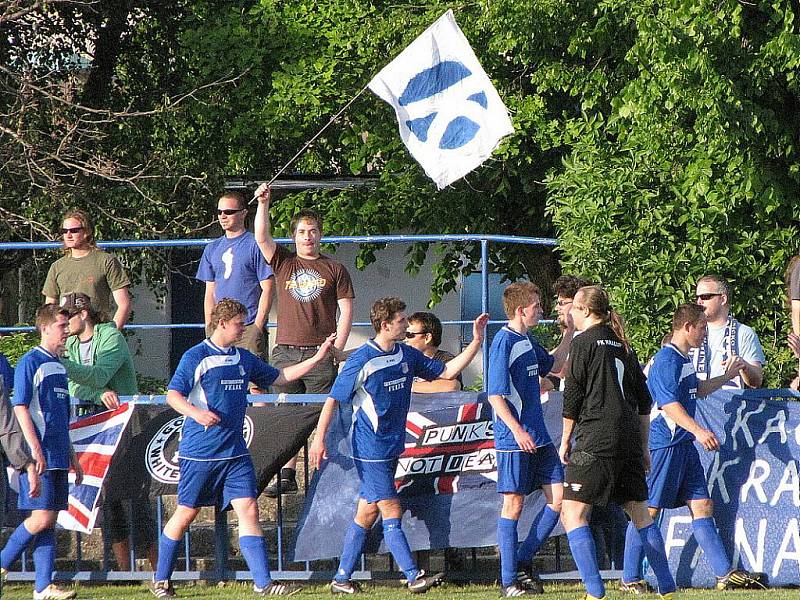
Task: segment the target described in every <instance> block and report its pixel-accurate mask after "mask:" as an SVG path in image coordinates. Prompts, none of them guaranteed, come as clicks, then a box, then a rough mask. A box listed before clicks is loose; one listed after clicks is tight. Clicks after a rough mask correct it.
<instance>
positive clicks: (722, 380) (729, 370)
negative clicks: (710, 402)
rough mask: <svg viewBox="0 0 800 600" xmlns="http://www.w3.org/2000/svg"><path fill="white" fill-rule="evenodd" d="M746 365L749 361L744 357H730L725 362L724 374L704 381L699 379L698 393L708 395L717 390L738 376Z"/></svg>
mask: <svg viewBox="0 0 800 600" xmlns="http://www.w3.org/2000/svg"><path fill="white" fill-rule="evenodd" d="M746 365H747V363H746V362H745V361H744V359H742V358H741V357H739V356H733V357H731V358H729V359H728V362H727V363H726V364H725V372H724V373H723V374H722V375H718V376H717V377H712V378H711V379H706V380H704V381H698V383H697V395H698V396H708V395H709V394H711V393H712V392H716V391H717V390H718V389H720V388H721V387H722V386H723V385H725V384H726V383H728V382H729V381H730V380H731V379H733V378H734V377H736V376H737V375H738V374H739V373H740V372H741V371H742V370H743V369H745V366H746Z"/></svg>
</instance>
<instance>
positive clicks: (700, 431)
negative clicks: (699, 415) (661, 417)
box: [661, 402, 719, 450]
mask: <svg viewBox="0 0 800 600" xmlns="http://www.w3.org/2000/svg"><path fill="white" fill-rule="evenodd" d="M661 410H663V411H664V412H665V413H666V414H667V416H668V417H669V418H670V419H672V420H673V421H675V423H677V424H678V425H679V426H680V427H683V428H684V429H685V430H686V431H688V432H689V433H691V434H692V435H693V436H694V438H695V439H696V440H697V442H698V443H699V444H700V445H701V446H702V447H703V448H705V449H706V450H719V440H718V439H717V436H715V435H714V432H713V431H709V430H708V429H704V428H703V427H701V426H700V423H698V422H697V421H695V420H694V419H693V418H692V417H691V416H689V413H687V412H686V409H685V408H683V405H681V403H680V402H670V403H669V404H665V405H664V406H662V407H661Z"/></svg>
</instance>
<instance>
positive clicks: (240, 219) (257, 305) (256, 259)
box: [197, 191, 275, 393]
mask: <svg viewBox="0 0 800 600" xmlns="http://www.w3.org/2000/svg"><path fill="white" fill-rule="evenodd" d="M246 217H247V205H246V203H245V198H244V196H242V195H241V194H240V193H239V192H236V191H226V192H225V193H224V194H223V195H222V197H221V198H220V199H219V200H218V201H217V218H218V220H219V224H220V226H221V227H222V230H223V231H224V233H225V235H223V236H222V237H220V238H218V239H216V240H214V241H213V242H211V243H210V244H209V245H208V246H206V247H205V250H203V256H202V258H201V259H200V266H199V267H198V269H197V279H199V280H200V281H205V282H206V293H205V298H204V300H203V313H204V315H205V324H206V331H207V333H208V334H209V335H211V328H210V327H211V311H212V310H213V309H214V306H215V305H216V304H217V302H219V301H220V300H222V299H223V298H232V299H234V300H238V301H239V302H241V303H242V304H244V306H245V308H247V315H246V317H245V321H244V323H245V325H246V328H245V332H244V335H243V336H242V339H241V340H240V341H238V342H236V346H238V347H239V348H245V349H246V350H249V351H250V352H252V353H253V354H255V355H256V356H258V357H259V358H262V359H264V360H266V359H267V348H268V344H267V341H268V333H267V331H266V329H265V326H266V324H267V317H268V316H269V309H270V306H271V304H272V287H273V282H274V281H275V279H274V277H273V273H272V268H271V267H270V266H269V265H268V264H267V261H266V260H264V257H263V256H262V255H261V250H259V249H258V244H256V239H255V237H253V234H252V233H250V232H249V231H247V229H246V227H245V218H246ZM253 393H260V392H253Z"/></svg>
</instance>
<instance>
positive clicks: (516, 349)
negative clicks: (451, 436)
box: [487, 282, 575, 597]
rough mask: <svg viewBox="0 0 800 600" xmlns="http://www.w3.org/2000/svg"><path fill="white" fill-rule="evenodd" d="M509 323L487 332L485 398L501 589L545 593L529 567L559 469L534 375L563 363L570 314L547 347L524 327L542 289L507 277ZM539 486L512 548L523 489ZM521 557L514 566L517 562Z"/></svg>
mask: <svg viewBox="0 0 800 600" xmlns="http://www.w3.org/2000/svg"><path fill="white" fill-rule="evenodd" d="M503 308H504V310H505V313H506V316H507V317H508V319H509V320H508V324H507V325H506V326H505V327H503V328H502V329H501V330H500V331H498V332H497V334H496V335H495V336H494V340H492V346H491V349H490V350H489V370H488V388H487V393H488V395H489V403H490V404H491V405H492V408H493V409H494V446H495V452H496V455H497V491H498V492H499V493H501V494H502V495H503V508H502V511H501V513H500V519H499V520H498V523H497V545H498V548H499V550H500V572H501V585H502V592H501V595H502V596H503V597H514V596H522V595H526V594H532V593H542V591H543V590H542V585H541V582H539V581H538V578H534V577H533V576H532V574H531V573H530V569H529V567H530V563H531V559H532V558H533V555H534V554H536V552H537V551H538V549H539V547H540V546H541V544H542V542H543V541H544V540H546V539H547V537H548V536H549V535H550V532H551V531H552V530H553V528H554V527H555V526H556V524H557V523H558V516H559V514H560V512H561V498H562V495H563V492H562V482H563V481H564V469H563V468H562V466H561V461H560V460H559V458H558V453H557V452H556V449H555V448H554V446H553V442H552V440H551V439H550V434H549V433H548V432H547V429H546V428H545V424H544V417H543V415H542V403H541V399H540V395H539V378H540V377H544V376H545V375H547V374H548V373H549V372H550V371H552V370H555V371H560V370H561V367H562V366H563V365H564V361H565V360H566V358H567V355H568V354H569V345H570V342H571V341H572V338H573V337H574V335H575V328H574V327H573V325H572V321H571V320H569V319H568V320H567V322H566V324H565V329H564V336H563V338H562V339H561V343H560V344H559V345H558V347H557V348H556V349H555V350H554V351H553V354H549V353H548V352H547V350H545V349H544V348H542V346H540V345H539V342H537V341H536V340H535V339H532V338H531V337H530V336H528V330H529V329H530V328H531V327H535V326H536V324H537V323H538V322H539V319H540V318H541V316H542V305H541V292H540V290H539V287H538V286H536V285H535V284H533V283H530V282H517V283H512V284H511V285H509V286H508V287H506V289H505V290H504V291H503ZM539 488H541V489H542V491H543V492H544V495H545V498H546V499H547V505H546V506H545V507H544V509H543V510H542V512H541V513H539V514H538V515H537V517H536V519H535V520H534V522H533V524H532V525H531V529H530V532H529V534H528V536H527V538H526V539H525V541H524V542H523V544H522V545H521V546H519V548H517V540H518V534H517V522H518V521H519V517H520V515H521V514H522V506H523V504H524V503H525V496H527V495H528V494H530V493H531V492H533V491H534V490H536V489H539ZM518 564H519V565H524V566H523V568H521V569H518V567H517V565H518Z"/></svg>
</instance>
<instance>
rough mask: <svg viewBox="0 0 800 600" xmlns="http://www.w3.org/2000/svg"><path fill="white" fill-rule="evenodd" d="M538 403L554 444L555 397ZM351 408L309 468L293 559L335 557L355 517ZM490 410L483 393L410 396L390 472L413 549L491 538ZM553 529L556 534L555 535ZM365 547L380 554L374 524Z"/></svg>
mask: <svg viewBox="0 0 800 600" xmlns="http://www.w3.org/2000/svg"><path fill="white" fill-rule="evenodd" d="M553 396H554V398H553V399H552V400H550V401H546V402H545V403H544V404H543V409H544V415H545V421H546V423H547V428H548V430H549V431H550V435H551V436H552V438H553V439H554V440H556V443H558V441H557V440H559V439H560V438H561V401H560V395H553ZM351 418H352V413H351V411H350V410H348V409H347V408H346V407H341V406H340V409H339V411H338V417H337V418H335V419H334V422H333V423H332V424H331V427H330V429H329V431H328V437H327V439H326V447H327V450H328V460H326V461H325V463H324V464H323V465H322V468H321V469H320V470H318V471H317V472H316V473H315V474H314V478H313V480H312V482H311V487H310V490H309V493H308V496H307V497H306V503H305V506H304V507H303V512H302V514H301V516H300V520H299V523H298V527H297V529H296V533H295V544H294V557H293V559H294V560H317V559H324V558H332V557H336V556H339V555H340V554H341V551H342V543H343V539H344V534H345V532H346V531H347V528H348V527H349V525H350V523H351V522H352V520H353V516H354V515H355V510H356V503H357V500H358V489H359V480H358V475H357V474H356V471H355V467H354V465H353V460H352V459H351V458H350V445H349V442H348V440H347V432H348V430H349V427H350V423H351ZM496 482H497V471H496V466H495V454H494V433H493V427H492V410H491V406H490V405H489V403H488V401H487V399H486V394H476V393H472V392H451V393H446V394H415V395H413V396H412V400H411V412H409V415H408V420H407V422H406V448H405V451H404V452H403V454H402V456H401V457H400V461H399V464H398V467H397V471H396V472H395V485H396V486H397V489H398V490H399V492H400V497H401V499H402V502H403V508H404V509H405V513H404V515H403V530H404V531H405V533H406V536H407V537H408V542H409V544H410V546H411V549H412V550H425V549H437V548H448V547H452V548H471V547H479V546H492V545H494V544H496V530H497V518H498V516H499V514H500V507H501V505H502V500H501V497H500V495H499V494H498V493H497V491H496ZM543 507H544V496H543V495H542V493H541V492H534V493H533V494H531V495H530V496H528V497H527V498H526V501H525V508H524V510H523V513H522V517H521V519H520V531H522V532H524V531H527V530H528V529H529V528H530V525H531V522H532V520H533V518H534V517H535V516H536V514H537V513H538V512H539V511H540V510H542V508H543ZM560 532H561V531H560V527H559V528H557V530H556V532H555V533H560ZM365 551H366V552H368V553H373V552H386V551H387V550H386V547H385V545H384V543H383V532H382V528H381V527H380V524H377V525H376V526H375V527H373V528H372V531H371V532H370V536H369V538H368V540H367V545H366V547H365Z"/></svg>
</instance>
